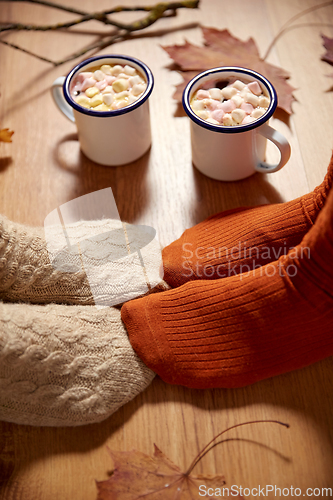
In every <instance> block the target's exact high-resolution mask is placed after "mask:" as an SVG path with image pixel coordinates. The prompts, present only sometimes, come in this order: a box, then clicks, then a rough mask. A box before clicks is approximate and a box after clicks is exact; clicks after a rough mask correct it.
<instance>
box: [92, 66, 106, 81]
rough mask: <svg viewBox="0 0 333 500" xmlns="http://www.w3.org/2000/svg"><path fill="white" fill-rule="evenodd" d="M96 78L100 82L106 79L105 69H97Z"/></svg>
mask: <svg viewBox="0 0 333 500" xmlns="http://www.w3.org/2000/svg"><path fill="white" fill-rule="evenodd" d="M94 78H95V80H97V81H98V82H100V81H102V80H104V78H105V74H104V73H103V71H101V70H100V69H98V70H97V71H95V72H94Z"/></svg>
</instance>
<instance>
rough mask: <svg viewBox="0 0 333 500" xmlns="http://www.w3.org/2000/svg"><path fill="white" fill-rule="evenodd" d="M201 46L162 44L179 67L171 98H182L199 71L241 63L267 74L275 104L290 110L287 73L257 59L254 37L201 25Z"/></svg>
mask: <svg viewBox="0 0 333 500" xmlns="http://www.w3.org/2000/svg"><path fill="white" fill-rule="evenodd" d="M202 33H203V37H204V40H205V45H204V47H199V46H196V45H193V44H191V43H189V42H187V41H186V42H185V44H183V45H170V46H167V47H162V48H163V49H164V50H165V51H166V52H167V53H168V54H169V56H170V57H171V58H172V59H173V60H174V61H175V63H176V64H177V65H178V66H179V67H180V69H181V74H182V76H183V78H184V82H183V83H181V84H180V85H178V86H177V88H176V92H175V94H174V98H175V99H177V100H178V101H181V96H182V93H183V90H184V88H185V86H186V84H187V83H188V81H189V80H191V78H193V76H195V75H197V74H198V73H200V72H201V71H205V70H206V69H211V68H215V67H218V66H241V67H243V68H248V69H253V70H254V71H257V72H258V73H261V74H262V75H264V76H266V78H268V80H270V81H271V82H272V84H273V85H274V87H275V89H276V92H277V94H278V107H279V108H282V109H283V110H284V111H286V112H287V113H288V114H291V113H292V109H291V104H292V102H293V101H294V97H293V95H292V92H293V90H295V89H294V88H293V87H292V86H291V85H289V83H288V82H287V80H288V78H289V77H290V75H289V73H288V72H287V71H285V70H284V69H282V68H279V67H277V66H273V65H272V64H269V63H267V62H266V61H264V60H263V59H260V55H259V51H258V48H257V45H256V43H255V41H254V40H253V38H249V39H248V40H247V41H246V42H243V41H242V40H239V39H238V38H235V37H234V36H233V35H232V34H231V33H230V32H229V31H228V30H226V29H225V30H218V29H215V28H205V27H202Z"/></svg>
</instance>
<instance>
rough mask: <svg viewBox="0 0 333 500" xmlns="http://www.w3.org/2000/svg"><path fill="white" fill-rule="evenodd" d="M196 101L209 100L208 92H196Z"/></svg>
mask: <svg viewBox="0 0 333 500" xmlns="http://www.w3.org/2000/svg"><path fill="white" fill-rule="evenodd" d="M196 97H197V99H209V97H210V95H209V92H208V90H202V89H200V90H198V92H197V96H196Z"/></svg>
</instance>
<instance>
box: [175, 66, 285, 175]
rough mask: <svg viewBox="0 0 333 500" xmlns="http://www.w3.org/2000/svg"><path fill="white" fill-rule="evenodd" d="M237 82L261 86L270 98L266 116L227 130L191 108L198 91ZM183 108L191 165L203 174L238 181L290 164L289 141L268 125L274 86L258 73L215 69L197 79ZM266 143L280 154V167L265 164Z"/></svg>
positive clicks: (185, 95) (274, 98)
mask: <svg viewBox="0 0 333 500" xmlns="http://www.w3.org/2000/svg"><path fill="white" fill-rule="evenodd" d="M236 80H240V81H241V82H243V83H245V84H248V83H250V82H253V81H255V82H258V84H259V85H260V87H261V89H262V92H263V94H264V95H265V96H266V97H268V98H269V106H268V108H267V110H266V112H265V113H264V114H263V115H262V116H261V117H260V118H258V119H256V120H255V121H253V122H251V123H249V124H246V125H233V126H225V125H219V124H213V123H210V122H208V121H206V120H204V119H202V118H200V117H199V116H198V115H197V114H196V113H195V112H194V111H193V109H192V108H191V100H192V98H193V95H194V93H195V92H196V91H197V90H198V89H208V88H213V87H219V85H221V88H222V87H223V86H225V85H226V82H228V83H232V82H234V81H236ZM183 106H184V109H185V111H186V113H187V115H188V116H189V118H190V128H191V149H192V161H193V164H194V165H195V166H196V168H197V169H198V170H200V172H202V173H203V174H205V175H207V176H208V177H211V178H213V179H217V180H220V181H237V180H240V179H244V178H246V177H249V176H250V175H252V174H254V173H255V172H264V173H271V172H277V171H278V170H280V169H281V168H282V167H283V166H284V165H285V164H286V163H287V161H288V160H289V157H290V145H289V143H288V141H287V139H286V138H285V137H284V136H283V135H282V134H281V133H280V132H278V131H277V130H275V129H273V128H272V127H270V126H269V125H268V121H269V119H270V118H271V116H272V115H273V113H274V111H275V109H276V107H277V95H276V91H275V89H274V87H273V85H272V84H271V83H270V82H269V81H268V80H267V78H265V77H264V76H262V75H260V74H259V73H257V72H256V71H253V70H250V69H246V68H239V67H221V68H213V69H210V70H207V71H204V72H203V73H200V74H199V75H197V76H195V77H194V78H193V79H192V80H191V81H190V82H189V83H188V84H187V86H186V88H185V90H184V92H183ZM267 139H268V140H270V141H272V142H273V143H274V144H275V146H276V147H277V148H278V149H279V151H280V160H279V162H278V163H277V164H275V165H271V164H268V163H265V152H266V144H267Z"/></svg>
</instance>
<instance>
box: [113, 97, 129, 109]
mask: <svg viewBox="0 0 333 500" xmlns="http://www.w3.org/2000/svg"><path fill="white" fill-rule="evenodd" d="M127 105H128V99H119V101H118V100H117V102H116V103H115V104H114V106H115V108H116V109H121V108H124V107H125V106H127Z"/></svg>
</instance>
